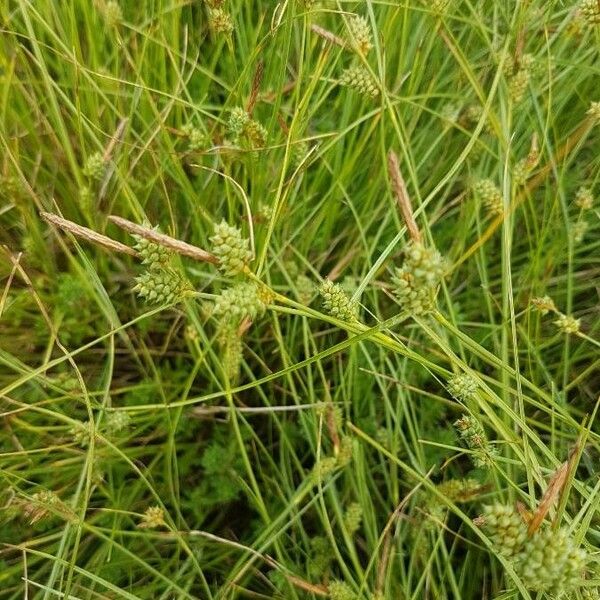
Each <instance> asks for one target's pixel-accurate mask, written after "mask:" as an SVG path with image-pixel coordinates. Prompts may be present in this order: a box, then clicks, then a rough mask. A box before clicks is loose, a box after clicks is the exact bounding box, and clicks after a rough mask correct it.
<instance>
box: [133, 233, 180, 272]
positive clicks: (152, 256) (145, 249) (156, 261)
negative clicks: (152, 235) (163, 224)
mask: <svg viewBox="0 0 600 600" xmlns="http://www.w3.org/2000/svg"><path fill="white" fill-rule="evenodd" d="M154 230H155V231H158V227H155V228H154ZM133 237H134V238H135V241H136V243H135V246H134V248H135V249H136V250H137V251H138V254H139V255H140V258H141V259H142V264H144V265H146V266H147V267H148V269H163V268H165V267H166V266H167V265H168V264H169V261H170V260H171V257H172V256H173V253H172V252H171V251H170V250H169V249H168V248H165V247H164V246H161V245H160V244H155V243H154V242H151V241H150V240H147V239H146V238H143V237H142V236H141V235H134V236H133Z"/></svg>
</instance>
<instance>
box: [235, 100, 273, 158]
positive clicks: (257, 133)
mask: <svg viewBox="0 0 600 600" xmlns="http://www.w3.org/2000/svg"><path fill="white" fill-rule="evenodd" d="M227 129H228V131H229V133H230V134H231V135H232V136H233V139H234V141H235V143H236V144H241V143H243V142H244V141H246V142H248V143H249V145H250V147H251V148H262V147H264V146H265V145H266V143H267V137H268V132H267V130H266V129H265V128H264V127H263V126H262V125H261V124H260V123H259V122H258V121H255V120H254V119H253V118H252V117H251V116H250V115H249V114H248V113H247V112H246V111H245V110H244V109H243V108H240V107H236V108H233V109H232V110H231V113H230V114H229V120H228V121H227Z"/></svg>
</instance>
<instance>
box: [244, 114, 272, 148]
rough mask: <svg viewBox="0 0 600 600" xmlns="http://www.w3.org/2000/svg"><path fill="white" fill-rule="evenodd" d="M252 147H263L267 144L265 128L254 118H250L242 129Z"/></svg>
mask: <svg viewBox="0 0 600 600" xmlns="http://www.w3.org/2000/svg"><path fill="white" fill-rule="evenodd" d="M244 133H245V134H246V137H247V138H248V140H249V142H250V145H251V146H252V148H263V147H264V146H265V145H266V144H267V137H268V133H267V130H266V129H265V128H264V127H263V126H262V125H261V124H260V123H259V122H258V121H255V120H254V119H251V120H250V121H249V122H248V124H247V125H246V129H245V131H244Z"/></svg>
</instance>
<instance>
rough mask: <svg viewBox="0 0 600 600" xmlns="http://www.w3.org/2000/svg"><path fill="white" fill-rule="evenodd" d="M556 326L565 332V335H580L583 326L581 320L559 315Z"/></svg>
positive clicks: (555, 322)
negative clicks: (580, 328)
mask: <svg viewBox="0 0 600 600" xmlns="http://www.w3.org/2000/svg"><path fill="white" fill-rule="evenodd" d="M554 324H555V325H556V326H557V327H558V328H559V329H560V330H561V331H562V332H563V333H579V326H580V325H581V320H580V319H576V318H575V317H573V316H571V315H563V314H559V315H558V318H557V319H556V321H554Z"/></svg>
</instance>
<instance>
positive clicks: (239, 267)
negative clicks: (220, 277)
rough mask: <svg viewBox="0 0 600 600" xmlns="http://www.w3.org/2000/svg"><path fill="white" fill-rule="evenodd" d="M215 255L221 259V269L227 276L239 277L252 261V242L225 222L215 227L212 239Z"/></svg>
mask: <svg viewBox="0 0 600 600" xmlns="http://www.w3.org/2000/svg"><path fill="white" fill-rule="evenodd" d="M210 241H211V243H212V251H213V254H214V255H215V256H216V257H217V258H218V259H219V268H220V269H221V271H223V273H225V275H237V274H238V273H241V272H242V271H243V270H244V267H245V266H246V265H247V264H248V263H249V262H250V261H251V260H252V252H251V251H250V242H249V240H247V239H246V238H244V237H242V232H241V231H240V230H239V229H238V228H237V227H232V226H231V225H229V224H228V223H227V222H225V221H221V222H220V223H219V224H217V225H215V229H214V233H213V235H212V236H211V238H210Z"/></svg>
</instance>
